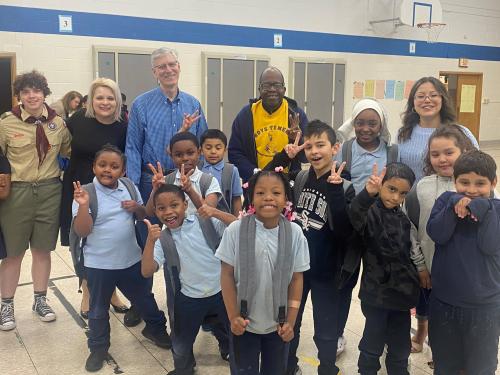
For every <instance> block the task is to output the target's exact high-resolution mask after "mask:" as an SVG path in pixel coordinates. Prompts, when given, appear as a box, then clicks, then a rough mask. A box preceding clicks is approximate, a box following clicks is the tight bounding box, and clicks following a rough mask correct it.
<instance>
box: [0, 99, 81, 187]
mask: <svg viewBox="0 0 500 375" xmlns="http://www.w3.org/2000/svg"><path fill="white" fill-rule="evenodd" d="M30 116H31V115H30V114H29V113H28V112H26V111H25V110H24V108H23V107H22V106H21V118H22V121H21V119H19V118H17V117H16V116H15V115H13V114H8V115H7V116H5V117H4V118H3V119H2V120H0V147H1V148H2V150H3V152H4V154H5V156H6V157H7V159H9V162H10V164H11V168H12V176H11V180H12V182H16V181H23V182H38V181H43V180H47V179H50V178H54V177H59V176H60V173H61V172H60V169H59V163H58V161H57V155H59V154H61V155H62V156H67V157H69V155H70V153H71V134H70V132H69V130H68V129H67V128H66V124H65V123H64V120H63V119H62V118H60V117H59V116H56V117H54V118H53V119H52V120H51V121H48V122H44V123H43V124H42V126H43V130H44V131H45V135H46V136H47V139H48V141H49V145H50V146H49V150H48V152H47V155H46V157H45V160H44V161H43V163H42V164H41V165H40V166H39V165H38V163H39V160H38V153H37V150H36V125H35V124H28V123H26V122H24V121H25V120H26V119H27V118H28V117H30ZM42 116H45V117H47V116H48V112H47V108H46V107H45V105H44V106H43V112H42Z"/></svg>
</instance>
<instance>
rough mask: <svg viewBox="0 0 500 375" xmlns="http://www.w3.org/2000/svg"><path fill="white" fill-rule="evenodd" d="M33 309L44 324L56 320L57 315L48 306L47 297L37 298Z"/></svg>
mask: <svg viewBox="0 0 500 375" xmlns="http://www.w3.org/2000/svg"><path fill="white" fill-rule="evenodd" d="M32 309H33V312H34V313H36V314H37V315H38V317H39V318H40V320H41V321H42V322H52V321H53V320H56V313H55V312H54V310H52V308H51V307H50V306H49V305H48V304H47V297H46V296H35V302H34V303H33V307H32Z"/></svg>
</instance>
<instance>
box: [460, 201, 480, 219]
mask: <svg viewBox="0 0 500 375" xmlns="http://www.w3.org/2000/svg"><path fill="white" fill-rule="evenodd" d="M470 202H472V199H470V198H467V197H463V198H462V199H460V200H459V201H458V203H457V204H456V205H455V213H456V214H457V216H458V217H459V218H460V219H464V218H465V217H466V216H469V215H470V217H471V219H472V220H474V221H477V218H476V217H474V216H473V215H472V214H471V213H470V211H469V208H468V206H469V203H470Z"/></svg>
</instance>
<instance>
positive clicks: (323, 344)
mask: <svg viewBox="0 0 500 375" xmlns="http://www.w3.org/2000/svg"><path fill="white" fill-rule="evenodd" d="M309 292H311V301H312V310H313V320H314V337H313V339H314V343H315V344H316V347H317V348H318V359H319V362H320V364H319V367H318V374H319V375H331V374H333V375H336V374H337V373H338V372H339V368H338V367H337V366H336V364H335V361H336V359H337V340H338V333H337V324H338V313H339V306H338V303H339V291H338V288H337V286H336V283H335V281H334V280H326V281H323V280H322V281H320V280H315V279H311V278H309V277H307V276H305V277H304V288H303V291H302V301H301V304H300V309H299V313H298V315H297V321H296V323H295V328H294V333H295V337H294V338H293V340H292V341H291V342H290V355H289V356H288V371H291V370H292V369H294V368H295V367H296V366H297V363H298V360H299V359H298V358H297V348H298V346H299V340H300V326H301V324H302V316H303V314H304V307H305V304H306V301H307V296H308V295H309Z"/></svg>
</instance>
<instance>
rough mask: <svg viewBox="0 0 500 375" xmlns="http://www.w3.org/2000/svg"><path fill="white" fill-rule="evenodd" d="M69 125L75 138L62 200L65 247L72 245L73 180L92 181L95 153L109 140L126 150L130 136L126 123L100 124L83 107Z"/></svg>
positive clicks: (72, 141) (69, 121)
mask: <svg viewBox="0 0 500 375" xmlns="http://www.w3.org/2000/svg"><path fill="white" fill-rule="evenodd" d="M66 124H67V126H68V129H69V131H70V133H71V135H72V139H71V158H70V160H69V166H68V169H67V170H66V171H65V172H64V178H63V197H62V202H61V244H62V245H63V246H69V239H68V236H69V229H70V226H71V219H72V215H71V205H72V202H73V182H74V181H80V183H81V184H82V185H84V184H88V183H90V182H92V180H93V178H94V172H93V171H92V164H93V162H94V157H95V154H96V152H97V151H99V150H100V149H101V148H102V146H104V145H105V144H108V143H109V144H112V145H114V146H116V147H118V148H119V149H120V150H122V151H123V152H124V151H125V140H126V137H127V123H126V122H124V121H116V122H114V123H112V124H109V125H105V124H101V123H100V122H99V121H97V119H95V118H90V117H85V111H84V110H80V111H78V112H76V113H75V114H74V115H73V116H71V117H70V118H69V120H68V121H67V122H66Z"/></svg>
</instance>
